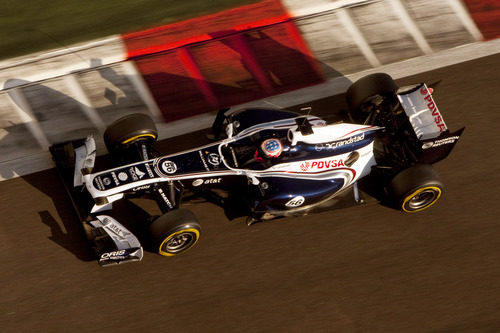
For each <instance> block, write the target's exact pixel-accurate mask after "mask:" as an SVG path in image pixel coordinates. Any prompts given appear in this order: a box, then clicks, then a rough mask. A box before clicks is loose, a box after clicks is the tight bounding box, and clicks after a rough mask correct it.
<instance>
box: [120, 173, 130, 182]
mask: <svg viewBox="0 0 500 333" xmlns="http://www.w3.org/2000/svg"><path fill="white" fill-rule="evenodd" d="M118 179H119V180H121V181H122V182H124V181H126V180H127V179H128V175H127V174H126V173H125V172H120V173H119V174H118Z"/></svg>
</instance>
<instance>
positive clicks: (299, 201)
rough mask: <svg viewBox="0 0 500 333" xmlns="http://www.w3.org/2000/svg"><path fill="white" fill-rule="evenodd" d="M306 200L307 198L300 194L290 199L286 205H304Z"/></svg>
mask: <svg viewBox="0 0 500 333" xmlns="http://www.w3.org/2000/svg"><path fill="white" fill-rule="evenodd" d="M305 201H306V199H305V198H304V197H303V196H301V195H299V196H297V197H295V198H293V199H291V200H290V201H288V202H287V203H286V204H285V206H287V207H299V206H302V204H304V202H305Z"/></svg>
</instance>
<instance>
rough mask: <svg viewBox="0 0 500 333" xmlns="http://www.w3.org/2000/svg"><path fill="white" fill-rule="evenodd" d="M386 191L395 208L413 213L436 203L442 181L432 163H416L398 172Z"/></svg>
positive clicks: (441, 187) (441, 190)
mask: <svg viewBox="0 0 500 333" xmlns="http://www.w3.org/2000/svg"><path fill="white" fill-rule="evenodd" d="M388 191H389V196H390V199H391V202H392V203H393V205H394V206H395V208H397V209H399V210H402V211H403V212H407V213H415V212H419V211H422V210H424V209H426V208H429V207H430V206H432V205H434V204H435V203H436V201H437V200H438V199H439V198H440V197H441V194H442V193H443V183H442V182H441V180H440V179H439V175H438V174H437V172H436V170H434V168H433V167H432V165H430V164H417V165H414V166H412V167H409V168H407V169H404V170H403V171H401V172H400V173H398V174H397V175H396V176H395V177H394V178H393V179H392V180H391V182H390V184H389V187H388Z"/></svg>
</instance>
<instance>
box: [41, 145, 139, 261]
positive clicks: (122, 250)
mask: <svg viewBox="0 0 500 333" xmlns="http://www.w3.org/2000/svg"><path fill="white" fill-rule="evenodd" d="M50 152H51V154H52V158H53V160H54V162H55V163H56V167H57V171H58V173H59V176H60V178H61V181H62V183H63V185H64V187H65V189H66V192H67V193H68V196H69V197H70V199H71V201H72V204H73V207H74V208H75V212H76V214H77V217H78V219H79V220H80V222H81V225H82V227H83V230H84V232H85V235H86V237H87V239H88V241H89V243H90V247H91V249H92V250H93V252H94V253H95V255H96V256H97V260H98V262H99V264H100V265H101V266H108V265H113V264H120V263H123V262H128V261H138V260H141V259H142V257H143V248H142V246H141V243H140V242H139V240H138V239H137V237H136V236H135V235H134V234H133V233H131V232H130V231H129V230H128V229H127V228H125V227H124V226H123V225H122V224H121V223H119V222H118V221H117V220H116V219H114V218H113V217H111V216H108V215H93V214H90V211H91V209H92V207H93V206H94V200H93V199H92V197H91V196H90V194H89V193H88V192H87V191H86V189H85V185H84V184H83V183H82V179H83V174H85V173H90V172H91V171H92V168H93V166H94V162H95V154H96V152H95V144H94V141H93V139H92V138H90V137H89V138H87V139H80V140H74V141H68V142H63V143H58V144H55V145H52V146H51V147H50ZM82 172H83V174H82Z"/></svg>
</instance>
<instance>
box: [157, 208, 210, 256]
mask: <svg viewBox="0 0 500 333" xmlns="http://www.w3.org/2000/svg"><path fill="white" fill-rule="evenodd" d="M200 231H201V227H200V224H199V223H198V221H197V220H196V217H195V216H194V214H193V213H192V212H191V211H189V210H187V209H176V210H173V211H170V212H168V213H166V214H163V215H162V216H160V217H158V218H157V219H156V220H154V221H153V223H152V224H151V225H150V226H149V233H150V238H151V246H152V249H153V250H154V251H155V252H156V253H158V254H160V255H162V256H167V257H171V256H175V255H178V254H180V253H182V252H185V251H187V250H188V249H190V248H191V247H193V246H194V245H195V244H196V242H197V241H198V239H199V238H200Z"/></svg>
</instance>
